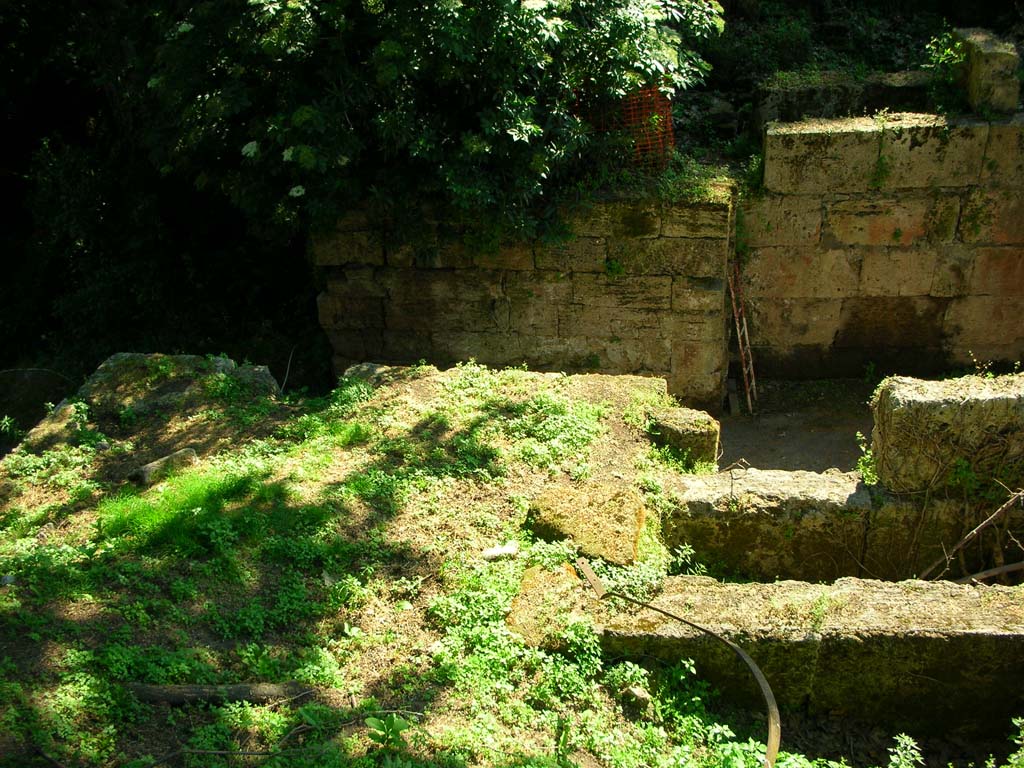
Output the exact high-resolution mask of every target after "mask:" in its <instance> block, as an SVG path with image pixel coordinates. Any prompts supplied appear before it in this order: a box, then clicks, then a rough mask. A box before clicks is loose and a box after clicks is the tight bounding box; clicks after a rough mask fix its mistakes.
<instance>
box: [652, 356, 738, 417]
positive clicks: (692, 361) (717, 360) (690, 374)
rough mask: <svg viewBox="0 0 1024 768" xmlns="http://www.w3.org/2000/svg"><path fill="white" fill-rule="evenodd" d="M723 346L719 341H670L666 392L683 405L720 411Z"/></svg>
mask: <svg viewBox="0 0 1024 768" xmlns="http://www.w3.org/2000/svg"><path fill="white" fill-rule="evenodd" d="M727 365H728V360H727V359H726V345H725V344H723V343H722V342H721V341H710V342H700V341H688V340H683V341H674V342H673V344H672V367H671V370H670V371H669V374H668V377H667V381H668V390H669V392H671V393H672V394H673V395H675V396H676V398H677V399H678V400H680V401H681V402H682V403H684V404H685V405H688V406H691V407H694V408H702V409H704V410H708V411H712V412H714V413H717V412H718V411H719V410H721V408H722V397H723V393H724V391H725V389H724V385H725V372H726V368H727Z"/></svg>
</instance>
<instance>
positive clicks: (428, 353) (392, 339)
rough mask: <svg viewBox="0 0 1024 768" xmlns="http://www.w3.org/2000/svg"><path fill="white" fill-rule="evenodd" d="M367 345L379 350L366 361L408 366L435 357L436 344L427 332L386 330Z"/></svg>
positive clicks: (372, 353) (365, 358) (368, 355)
mask: <svg viewBox="0 0 1024 768" xmlns="http://www.w3.org/2000/svg"><path fill="white" fill-rule="evenodd" d="M366 344H367V347H368V348H369V347H370V345H371V344H375V345H376V346H377V349H376V350H375V351H374V350H371V351H370V353H369V354H367V355H366V356H365V357H364V358H363V359H364V360H373V361H379V362H385V363H403V364H408V363H415V362H417V361H419V360H430V359H431V358H433V357H434V342H433V340H432V339H431V335H430V334H429V333H427V332H425V331H418V332H417V331H405V330H402V331H394V330H391V329H385V330H383V331H381V332H380V336H379V337H378V338H371V339H368V340H367V342H366ZM335 349H337V348H335Z"/></svg>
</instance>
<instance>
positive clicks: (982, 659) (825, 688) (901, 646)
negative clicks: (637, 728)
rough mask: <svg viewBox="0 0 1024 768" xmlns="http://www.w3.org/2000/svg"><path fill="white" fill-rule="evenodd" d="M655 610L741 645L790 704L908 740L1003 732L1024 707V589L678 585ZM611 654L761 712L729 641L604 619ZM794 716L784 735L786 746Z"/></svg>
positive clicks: (660, 622)
mask: <svg viewBox="0 0 1024 768" xmlns="http://www.w3.org/2000/svg"><path fill="white" fill-rule="evenodd" d="M653 604H654V605H656V606H658V607H659V608H662V609H664V610H667V611H669V612H672V613H676V614H677V615H679V616H682V617H684V618H686V619H688V620H690V621H693V622H695V623H697V624H700V625H702V626H705V627H707V628H708V629H711V630H714V631H716V632H719V633H720V634H722V635H724V636H726V637H728V638H729V639H731V640H733V641H734V642H736V643H738V644H739V645H740V646H741V647H742V648H743V649H744V650H746V651H747V652H748V653H749V654H750V655H751V657H753V659H754V660H755V661H756V662H757V664H758V666H760V667H761V669H762V671H763V672H764V673H765V675H766V676H767V678H768V680H769V682H770V683H771V686H772V689H773V691H774V693H775V696H776V698H777V699H778V701H779V704H780V706H782V707H783V709H784V712H785V709H786V708H801V709H802V710H805V711H808V712H811V713H817V714H828V715H835V716H842V717H849V718H854V719H857V720H860V721H865V722H874V723H882V724H885V726H886V727H887V728H889V729H906V730H910V731H911V732H912V733H921V734H928V733H951V732H956V733H958V734H963V735H982V734H986V735H992V736H995V737H1003V736H1005V734H1006V733H1008V732H1009V731H1010V730H1011V722H1010V721H1011V718H1012V717H1017V716H1020V713H1021V712H1024V685H1021V681H1022V680H1024V587H998V586H992V587H985V586H966V585H958V584H953V583H950V582H923V581H904V582H898V583H891V582H881V581H868V580H861V579H854V578H845V579H840V580H838V581H836V582H835V583H834V584H831V585H815V584H807V583H802V582H795V581H784V582H778V583H775V584H724V583H721V582H718V581H715V580H714V579H710V578H707V577H696V576H687V577H676V578H671V579H668V580H667V582H666V584H665V588H664V591H663V593H662V594H661V595H660V596H659V597H657V598H655V599H654V601H653ZM602 645H603V647H604V650H605V652H606V653H607V654H609V655H611V656H614V657H626V658H634V659H638V658H642V657H656V658H659V659H663V660H665V661H668V662H674V661H675V660H678V659H680V658H691V659H693V660H694V662H695V663H696V668H697V674H698V676H699V677H701V678H702V679H707V680H708V681H710V682H711V683H712V684H713V685H714V686H715V687H716V688H718V689H719V690H721V691H722V692H723V694H724V695H725V696H726V697H727V698H728V699H729V700H731V701H735V702H738V703H745V704H747V705H749V706H750V707H752V708H754V709H756V708H758V707H759V706H761V703H760V702H761V698H760V692H759V690H758V688H757V685H756V683H755V682H754V680H753V677H752V676H751V675H750V672H749V671H748V670H747V668H746V667H745V666H744V665H743V663H742V662H741V661H740V660H739V659H738V658H737V657H736V656H735V655H734V654H733V652H732V651H731V650H729V649H728V648H727V647H726V646H724V645H723V644H722V643H720V642H718V641H716V640H714V639H713V638H711V637H709V636H708V635H705V634H703V633H700V632H698V631H696V630H694V629H691V628H689V627H687V626H685V625H683V624H681V623H679V622H675V621H672V620H671V619H668V618H666V617H663V616H661V615H660V614H656V613H654V612H653V611H645V610H643V609H630V610H629V611H628V612H623V613H618V614H615V615H613V616H612V617H610V618H608V619H606V620H605V621H604V627H603V630H602ZM785 733H786V729H785V716H784V717H783V740H784V741H785Z"/></svg>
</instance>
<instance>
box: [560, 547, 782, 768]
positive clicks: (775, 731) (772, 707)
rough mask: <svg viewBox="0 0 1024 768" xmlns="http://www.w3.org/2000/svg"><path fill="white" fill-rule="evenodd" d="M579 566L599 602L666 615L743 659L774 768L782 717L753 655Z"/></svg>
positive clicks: (579, 562)
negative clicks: (764, 711) (762, 711)
mask: <svg viewBox="0 0 1024 768" xmlns="http://www.w3.org/2000/svg"><path fill="white" fill-rule="evenodd" d="M576 567H577V568H579V569H580V571H581V572H582V573H583V576H584V578H585V579H586V580H587V582H588V583H589V584H590V587H591V589H593V590H594V593H595V594H596V595H597V599H598V600H603V599H604V598H605V597H608V596H611V597H617V598H619V599H620V600H625V601H626V602H627V603H633V604H634V605H639V606H640V607H641V608H646V609H648V610H650V611H654V612H655V613H660V614H661V615H662V616H667V617H668V618H670V619H672V620H674V621H678V622H680V623H681V624H685V625H686V626H688V627H692V628H693V629H696V630H697V631H699V632H703V633H704V634H706V635H711V637H713V638H715V639H716V640H718V641H719V642H721V643H724V644H725V645H727V646H729V648H731V649H732V651H733V652H734V653H735V654H736V655H737V656H739V657H740V659H741V660H742V661H743V663H744V664H746V665H747V667H748V668H749V669H750V671H751V673H752V674H753V675H754V679H755V680H757V684H758V686H759V687H760V688H761V695H762V696H763V697H764V703H765V706H766V707H767V708H768V744H767V751H766V752H765V756H764V764H765V766H766V768H773V766H774V765H775V758H776V757H778V755H779V745H780V744H781V742H782V718H781V716H780V715H779V705H778V704H777V703H776V701H775V694H774V693H772V687H771V685H769V684H768V678H767V677H765V676H764V672H762V671H761V668H760V667H758V666H757V664H756V663H755V662H754V660H753V659H752V658H750V655H749V654H748V653H747V652H746V651H744V650H743V649H742V648H740V647H739V646H738V645H736V643H734V642H733V641H732V640H730V639H728V638H727V637H723V636H722V635H720V634H718V633H717V632H715V631H714V630H711V629H708V628H707V627H702V626H700V624H694V623H693V622H692V621H689V620H688V619H684V618H683V617H682V616H676V615H675V614H674V613H669V612H668V611H665V610H662V609H661V608H658V607H656V606H653V605H651V604H650V603H645V602H643V601H642V600H637V599H635V598H632V597H630V596H629V595H624V594H622V593H621V592H614V591H611V590H608V589H605V587H604V584H602V583H601V580H600V579H599V578H598V577H597V574H596V573H594V571H593V569H591V567H590V565H589V564H588V563H587V561H586V560H584V559H583V558H582V557H581V558H579V559H578V560H576Z"/></svg>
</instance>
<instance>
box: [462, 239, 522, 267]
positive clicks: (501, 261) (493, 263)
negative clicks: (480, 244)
mask: <svg viewBox="0 0 1024 768" xmlns="http://www.w3.org/2000/svg"><path fill="white" fill-rule="evenodd" d="M473 264H474V265H475V266H477V267H480V268H481V269H509V270H516V271H523V270H532V269H534V262H533V244H532V243H512V244H506V245H502V246H500V247H499V248H498V249H497V250H496V251H475V252H473Z"/></svg>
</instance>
